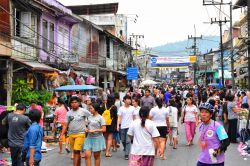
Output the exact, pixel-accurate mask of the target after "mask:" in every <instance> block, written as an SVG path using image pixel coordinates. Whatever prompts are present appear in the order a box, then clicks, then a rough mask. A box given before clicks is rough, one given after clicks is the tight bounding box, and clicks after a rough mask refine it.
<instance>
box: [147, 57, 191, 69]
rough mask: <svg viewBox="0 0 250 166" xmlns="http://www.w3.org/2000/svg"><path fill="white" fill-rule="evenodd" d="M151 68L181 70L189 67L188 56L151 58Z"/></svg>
mask: <svg viewBox="0 0 250 166" xmlns="http://www.w3.org/2000/svg"><path fill="white" fill-rule="evenodd" d="M150 62H151V66H152V67H155V68H157V67H163V68H164V67H171V68H183V67H188V66H189V65H190V58H189V56H175V57H152V58H151V61H150Z"/></svg>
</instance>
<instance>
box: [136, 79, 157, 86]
mask: <svg viewBox="0 0 250 166" xmlns="http://www.w3.org/2000/svg"><path fill="white" fill-rule="evenodd" d="M155 84H157V82H155V81H153V80H144V81H142V82H141V84H140V85H142V86H144V85H155Z"/></svg>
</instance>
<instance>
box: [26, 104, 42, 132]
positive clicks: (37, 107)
mask: <svg viewBox="0 0 250 166" xmlns="http://www.w3.org/2000/svg"><path fill="white" fill-rule="evenodd" d="M33 109H36V110H38V111H39V112H40V113H41V115H42V111H43V108H42V107H41V106H40V105H36V108H32V107H30V108H29V110H30V111H31V110H33ZM39 125H40V126H41V127H43V119H42V117H41V119H40V121H39Z"/></svg>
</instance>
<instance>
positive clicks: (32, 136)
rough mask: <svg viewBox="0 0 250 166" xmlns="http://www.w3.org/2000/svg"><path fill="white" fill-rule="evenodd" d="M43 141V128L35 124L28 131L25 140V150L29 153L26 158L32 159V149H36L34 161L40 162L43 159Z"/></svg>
mask: <svg viewBox="0 0 250 166" xmlns="http://www.w3.org/2000/svg"><path fill="white" fill-rule="evenodd" d="M42 139H43V129H42V127H41V126H40V125H39V124H38V123H36V122H34V123H32V125H31V126H30V128H29V129H28V131H27V134H26V135H25V138H24V145H23V148H24V149H25V150H26V151H27V156H26V158H27V159H28V158H29V157H30V148H33V149H35V154H34V160H35V161H40V160H41V159H42V153H41V146H42Z"/></svg>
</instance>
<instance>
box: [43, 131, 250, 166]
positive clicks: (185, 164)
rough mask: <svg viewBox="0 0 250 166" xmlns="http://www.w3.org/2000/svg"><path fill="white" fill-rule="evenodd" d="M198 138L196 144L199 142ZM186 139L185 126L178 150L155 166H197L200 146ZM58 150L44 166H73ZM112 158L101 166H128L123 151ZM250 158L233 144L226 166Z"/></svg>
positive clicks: (242, 163) (48, 156) (46, 156)
mask: <svg viewBox="0 0 250 166" xmlns="http://www.w3.org/2000/svg"><path fill="white" fill-rule="evenodd" d="M197 137H198V136H196V142H197ZM185 143H186V142H185V137H184V130H183V126H181V127H180V136H179V145H178V149H177V150H173V149H172V147H170V146H168V145H167V152H166V156H167V160H165V161H163V160H159V159H156V161H155V166H162V165H168V166H195V164H196V161H197V157H198V154H199V147H198V145H193V146H191V147H186V146H185ZM57 152H58V148H55V149H54V150H51V151H49V152H48V153H46V154H44V155H43V160H42V163H41V165H42V166H68V165H72V161H71V160H70V155H68V154H66V152H65V153H64V154H61V155H59V154H58V153H57ZM112 155H113V156H112V157H111V158H105V157H104V154H103V155H102V159H101V165H102V166H112V165H113V166H115V165H119V166H127V164H128V161H126V160H124V159H123V153H122V151H121V150H120V151H118V152H116V153H113V154H112ZM82 165H85V161H84V160H82ZM249 165H250V158H249V159H248V160H247V161H244V160H243V158H242V157H241V156H240V155H239V153H238V152H237V144H231V145H230V147H229V148H228V151H227V153H226V164H225V166H249Z"/></svg>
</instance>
